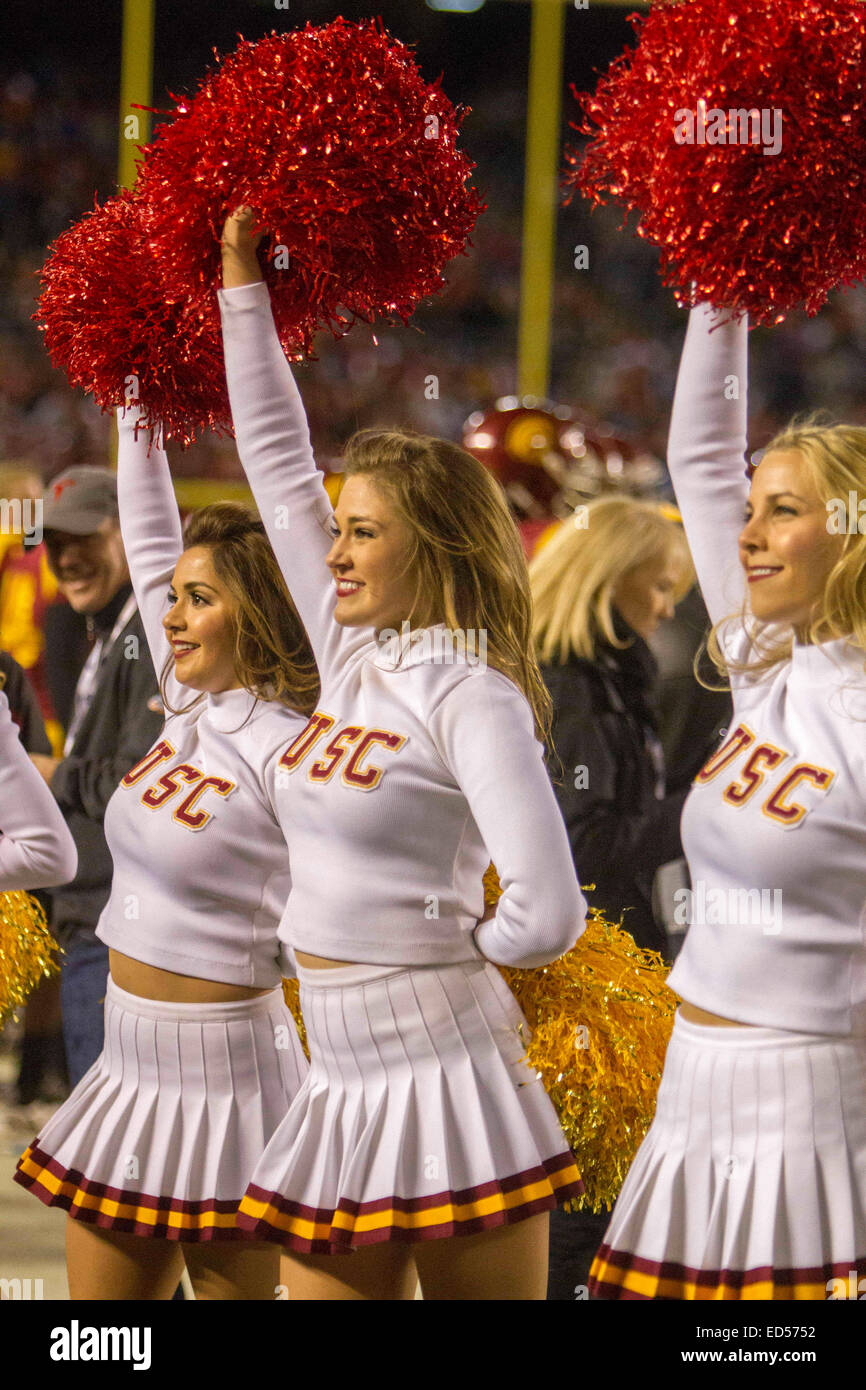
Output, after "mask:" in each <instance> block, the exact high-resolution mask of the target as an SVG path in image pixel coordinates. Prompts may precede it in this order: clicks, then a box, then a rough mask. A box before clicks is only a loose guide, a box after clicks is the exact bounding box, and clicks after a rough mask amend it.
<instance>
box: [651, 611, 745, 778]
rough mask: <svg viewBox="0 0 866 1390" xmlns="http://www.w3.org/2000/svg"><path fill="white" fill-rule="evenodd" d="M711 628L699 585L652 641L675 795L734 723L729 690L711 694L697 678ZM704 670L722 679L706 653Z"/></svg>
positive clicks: (715, 680) (667, 760)
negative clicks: (697, 659)
mask: <svg viewBox="0 0 866 1390" xmlns="http://www.w3.org/2000/svg"><path fill="white" fill-rule="evenodd" d="M709 625H710V620H709V615H708V614H707V610H706V608H705V606H704V601H703V599H702V598H701V591H700V589H699V588H698V587H697V585H695V587H694V588H693V589H692V590H691V591H690V592H689V593H688V594H687V595H686V597H685V598H684V599H683V601H682V603H678V604H677V608H676V612H675V614H674V616H673V619H672V620H671V621H670V622H667V623H660V624H659V627H658V631H657V632H656V633H655V635H654V636H653V638H652V639H651V641H650V648H651V650H652V654H653V656H654V657H655V659H656V661H657V662H658V671H659V681H658V711H659V731H660V737H661V741H662V746H663V748H664V750H665V769H666V774H667V784H668V787H669V789H670V790H671V791H675V790H677V789H678V788H679V787H686V786H688V785H689V784H690V783H691V781H692V779H693V778H694V777H696V776H697V774H698V773H699V772H700V770H701V768H702V767H703V765H704V763H705V762H706V760H707V758H708V757H709V756H710V754H711V753H712V752H713V750H714V749H716V748H718V746H719V743H720V741H721V737H722V730H723V729H727V728H728V726H729V725H730V723H731V714H732V705H731V695H730V691H727V690H708V689H707V688H706V686H703V685H701V684H700V683H699V682H698V681H697V680H696V679H695V674H694V669H693V662H694V657H695V653H696V652H697V651H698V650H699V649H700V647H701V644H702V642H703V637H704V633H705V632H706V630H707V628H708V627H709ZM700 671H701V674H702V676H704V678H709V679H710V681H711V683H712V684H714V685H718V683H719V674H718V672H717V670H716V668H715V667H714V666H713V664H712V662H711V661H710V659H709V657H708V656H707V654H706V652H703V653H702V659H701V663H700Z"/></svg>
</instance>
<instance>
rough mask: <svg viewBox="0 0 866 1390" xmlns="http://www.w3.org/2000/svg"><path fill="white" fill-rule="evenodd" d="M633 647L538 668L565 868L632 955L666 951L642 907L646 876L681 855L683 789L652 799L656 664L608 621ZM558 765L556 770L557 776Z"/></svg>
mask: <svg viewBox="0 0 866 1390" xmlns="http://www.w3.org/2000/svg"><path fill="white" fill-rule="evenodd" d="M615 626H616V631H617V634H618V635H619V634H620V633H621V634H622V635H623V636H624V637H625V636H630V637H632V638H633V639H634V640H633V643H632V645H631V646H630V647H628V648H626V649H625V650H618V649H617V648H615V647H611V646H609V645H608V644H607V643H605V644H603V645H602V646H601V647H600V648H599V653H598V659H597V660H596V661H586V660H584V659H582V658H580V657H572V658H571V660H570V661H568V662H567V663H566V664H565V665H564V666H542V668H541V672H542V675H543V677H544V680H545V683H546V685H547V688H548V690H549V691H550V694H551V697H552V699H553V705H554V719H553V729H552V734H553V743H554V747H555V750H556V754H557V757H556V758H549V759H548V768H549V771H550V773H551V777H552V779H553V784H554V791H555V793H556V797H557V800H558V802H559V806H560V810H561V811H562V815H563V819H564V820H565V825H566V829H567V831H568V838H569V841H570V844H571V851H572V854H573V855H574V864H575V868H576V870H577V873H578V876H579V878H580V881H581V883H582V884H584V885H589V884H593V883H594V884H595V890H594V891H593V892H587V895H586V896H587V901H588V903H589V905H590V906H591V907H600V908H602V909H603V910H604V912H605V914H606V915H607V916H608V917H609V918H611V919H612V920H613V921H618V920H619V917H620V914H621V913H622V911H623V909H625V908H628V909H629V910H628V911H627V912H626V913H625V917H624V919H623V926H624V927H626V929H627V930H628V931H630V932H631V933H632V935H633V936H634V938H635V940H636V941H637V942H638V944H639V945H641V946H649V947H652V948H653V949H654V950H658V951H662V952H663V953H666V952H667V938H666V934H665V931H664V929H663V927H661V926H659V925H657V923H656V921H655V919H654V916H653V912H652V906H651V896H652V881H653V877H654V875H655V871H656V869H658V868H659V867H660V865H662V864H666V863H668V861H669V860H671V859H678V858H679V857H680V856H681V854H682V846H681V844H680V831H679V826H680V813H681V811H682V808H683V802H684V801H685V799H686V795H687V792H688V788H687V787H685V788H683V789H681V790H680V791H677V792H675V793H673V794H671V795H666V796H663V797H662V798H661V799H658V798H657V796H656V790H657V788H661V787H662V786H663V779H664V766H663V755H662V752H661V745H660V743H659V741H658V717H657V713H656V705H655V700H656V663H655V658H654V657H653V655H652V653H651V652H650V649H649V647H648V646H647V644H646V642H644V641H643V639H642V638H640V637H638V636H637V634H636V633H634V632H632V630H631V629H630V628H628V627H627V626H626V624H625V623H623V622H622V620H621V619H619V618H617V621H616V625H615ZM560 762H561V764H562V766H561V767H560Z"/></svg>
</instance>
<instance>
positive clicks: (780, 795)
mask: <svg viewBox="0 0 866 1390" xmlns="http://www.w3.org/2000/svg"><path fill="white" fill-rule="evenodd" d="M756 739H757V735H756V734H755V733H754V732H753V730H752V729H750V728H749V726H748V724H738V725H737V727H736V728H735V729H734V730H733V732H732V733H731V734H730V735H729V736H728V738H726V739H725V742H724V743H723V744H722V746H721V747H720V748H717V749H716V751H715V753H713V755H712V756H711V757H710V758H708V759H707V761H706V762H705V763H704V766H703V767H702V768H701V770H700V772H699V773H698V775H697V777H696V778H695V780H694V783H693V785H694V786H700V785H702V784H704V783H707V782H712V780H713V778H714V777H718V775H719V773H720V772H722V771H723V770H724V769H725V768H727V767H730V766H731V764H732V763H733V762H734V761H735V760H736V759H737V758H738V757H739V756H740V755H741V754H742V753H745V752H746V750H747V749H749V748H751V752H750V753H749V756H748V757H747V758H746V761H745V763H744V764H743V767H742V769H741V771H740V774H739V777H737V778H735V780H734V781H733V782H729V783H728V785H727V786H726V787H725V789H724V791H723V792H722V799H723V800H724V801H726V802H727V803H728V805H729V806H745V804H746V802H748V801H749V800H750V799H751V798H752V797H753V796H754V794H755V792H756V791H757V790H758V788H759V787H760V786H761V785H762V784H763V783H764V781H765V780H766V777H767V774H768V772H772V771H773V770H774V769H775V768H777V767H778V766H779V765H780V764H781V763H783V762H784V761H785V759H786V758H790V757H791V754H790V753H789V752H788V751H787V750H786V749H785V748H778V747H777V746H776V744H775V743H770V742H763V743H756ZM753 744H755V747H754V748H753V747H752V745H753ZM835 776H836V774H835V772H834V771H833V770H832V769H831V768H828V767H819V766H817V765H816V764H815V763H808V762H800V763H795V764H794V766H793V767H792V768H790V770H789V771H788V772H787V773H786V774H785V776H784V777H783V778H782V780H781V781H780V782H779V783H777V785H776V786H775V787H774V788H773V790H772V791H771V792H770V795H769V796H768V797H767V798H766V800H765V801H764V803H763V805H762V806H761V814H762V815H763V816H766V817H767V819H768V820H773V821H775V822H776V823H777V824H778V825H783V826H785V827H786V828H790V827H792V826H795V825H799V824H800V823H801V822H802V821H803V820H804V819H805V817H806V816H807V815H808V814H809V810H810V809H811V808H810V807H808V806H803V805H800V804H799V803H798V802H796V801H793V802H792V801H788V800H787V798H788V797H789V796H790V794H791V793H792V792H793V791H794V788H795V787H797V786H799V785H800V784H801V783H803V782H805V783H808V784H809V785H810V786H813V787H816V788H817V789H818V790H819V791H821V792H827V791H829V789H830V787H831V785H832V783H833V780H834V778H835Z"/></svg>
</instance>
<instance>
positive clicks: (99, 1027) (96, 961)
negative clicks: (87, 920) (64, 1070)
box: [60, 924, 108, 1086]
mask: <svg viewBox="0 0 866 1390" xmlns="http://www.w3.org/2000/svg"><path fill="white" fill-rule="evenodd" d="M61 939H62V943H63V949H64V951H65V953H66V954H65V955H64V956H62V957H61V965H60V1008H61V1011H62V1014H63V1041H64V1043H65V1045H66V1064H67V1067H68V1069H69V1084H70V1086H77V1085H78V1083H79V1081H80V1080H81V1078H82V1076H84V1074H85V1072H87V1071H89V1070H90V1068H91V1067H92V1066H93V1063H94V1062H95V1061H96V1059H97V1057H98V1056H99V1054H100V1052H101V1051H102V1048H103V1046H104V1043H105V1024H104V1004H105V988H106V985H107V983H108V947H107V946H104V945H103V943H102V942H101V941H99V940H97V938H96V936H95V935H94V933H93V929H92V928H91V927H86V926H84V925H78V924H76V925H75V927H74V929H72V930H64V931H63V933H62V938H61Z"/></svg>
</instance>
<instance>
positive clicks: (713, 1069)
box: [589, 1015, 866, 1299]
mask: <svg viewBox="0 0 866 1390" xmlns="http://www.w3.org/2000/svg"><path fill="white" fill-rule="evenodd" d="M862 1275H866V1038H862V1037H861V1038H836V1037H828V1036H824V1035H815V1034H806V1033H789V1032H781V1031H779V1030H778V1029H772V1028H753V1027H743V1028H725V1027H705V1026H703V1025H701V1024H695V1023H689V1022H686V1021H685V1020H684V1019H682V1018H681V1017H680V1016H679V1015H677V1018H676V1022H675V1024H674V1031H673V1035H672V1038H671V1042H670V1045H669V1047H668V1052H667V1057H666V1059H665V1066H664V1073H663V1075H662V1080H661V1085H660V1088H659V1094H658V1105H657V1109H656V1114H655V1119H654V1121H653V1124H652V1125H651V1127H650V1130H649V1132H648V1134H647V1136H646V1138H645V1140H644V1142H643V1144H642V1145H641V1147H640V1149H639V1150H638V1153H637V1155H636V1157H635V1160H634V1162H633V1164H632V1166H631V1168H630V1170H629V1173H628V1175H627V1177H626V1180H625V1183H624V1185H623V1189H622V1192H621V1193H620V1196H619V1199H618V1201H617V1203H616V1206H615V1207H614V1211H613V1216H612V1218H611V1222H610V1225H609V1227H608V1229H607V1232H606V1233H605V1238H604V1242H603V1244H602V1246H601V1248H600V1250H599V1252H598V1254H597V1255H596V1258H595V1261H594V1263H593V1266H592V1271H591V1274H590V1284H589V1288H590V1293H591V1294H593V1295H594V1296H596V1297H599V1298H611V1299H647V1298H665V1299H827V1298H836V1297H848V1296H849V1295H848V1294H847V1293H845V1292H840V1290H842V1288H843V1283H842V1282H841V1281H844V1287H845V1288H848V1287H849V1286H850V1287H853V1288H855V1289H856V1286H857V1280H858V1278H859V1277H860V1276H862ZM854 1296H855V1297H856V1293H855V1294H854Z"/></svg>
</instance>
